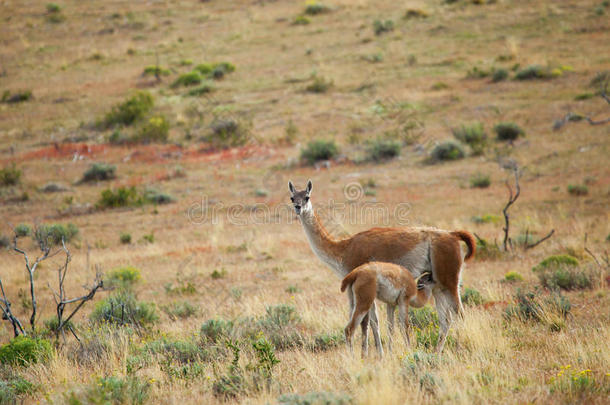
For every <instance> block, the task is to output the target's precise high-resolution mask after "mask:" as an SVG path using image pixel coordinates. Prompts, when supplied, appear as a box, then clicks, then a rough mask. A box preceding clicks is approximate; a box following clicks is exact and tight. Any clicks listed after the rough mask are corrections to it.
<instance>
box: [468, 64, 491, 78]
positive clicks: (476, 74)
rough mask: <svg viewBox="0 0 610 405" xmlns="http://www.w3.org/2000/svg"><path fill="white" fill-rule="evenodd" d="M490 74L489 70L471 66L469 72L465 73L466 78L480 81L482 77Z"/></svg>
mask: <svg viewBox="0 0 610 405" xmlns="http://www.w3.org/2000/svg"><path fill="white" fill-rule="evenodd" d="M490 74H491V72H490V71H489V70H485V69H482V68H479V67H478V66H473V67H472V68H470V70H468V72H466V77H468V78H470V79H482V78H484V77H488V76H489V75H490Z"/></svg>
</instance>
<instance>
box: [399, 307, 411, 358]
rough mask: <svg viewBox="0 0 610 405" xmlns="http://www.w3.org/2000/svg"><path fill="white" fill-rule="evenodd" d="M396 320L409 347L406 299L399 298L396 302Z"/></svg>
mask: <svg viewBox="0 0 610 405" xmlns="http://www.w3.org/2000/svg"><path fill="white" fill-rule="evenodd" d="M398 322H399V326H400V331H401V332H402V336H403V338H404V339H405V344H406V345H407V346H408V347H410V346H411V341H410V339H409V305H408V304H407V300H405V299H401V300H400V302H399V304H398Z"/></svg>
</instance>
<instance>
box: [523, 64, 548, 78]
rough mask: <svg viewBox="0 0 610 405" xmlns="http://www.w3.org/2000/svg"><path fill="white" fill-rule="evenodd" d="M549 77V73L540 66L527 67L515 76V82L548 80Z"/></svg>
mask: <svg viewBox="0 0 610 405" xmlns="http://www.w3.org/2000/svg"><path fill="white" fill-rule="evenodd" d="M549 77H551V72H549V70H548V69H546V68H544V67H542V66H540V65H529V66H527V67H526V68H524V69H521V70H520V71H518V72H517V74H516V75H515V79H517V80H533V79H548V78H549Z"/></svg>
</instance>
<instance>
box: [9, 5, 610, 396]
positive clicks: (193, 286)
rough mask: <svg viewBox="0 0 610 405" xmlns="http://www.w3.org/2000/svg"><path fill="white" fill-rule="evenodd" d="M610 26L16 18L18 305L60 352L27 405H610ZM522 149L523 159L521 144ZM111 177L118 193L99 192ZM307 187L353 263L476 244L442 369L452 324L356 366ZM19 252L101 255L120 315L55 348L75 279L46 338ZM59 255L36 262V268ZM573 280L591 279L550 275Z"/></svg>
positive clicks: (86, 267)
mask: <svg viewBox="0 0 610 405" xmlns="http://www.w3.org/2000/svg"><path fill="white" fill-rule="evenodd" d="M447 3H449V4H447ZM608 15H610V4H608V2H607V1H601V0H595V1H589V0H586V1H546V0H545V1H537V2H519V1H509V0H497V1H469V0H459V1H455V2H444V1H441V0H433V1H427V2H424V1H406V2H395V1H386V0H381V1H371V0H356V1H354V0H352V1H347V0H335V1H332V2H330V1H328V2H326V3H312V2H309V3H304V2H300V1H299V2H294V1H286V0H277V1H241V0H239V1H231V2H226V1H220V0H208V1H195V0H190V1H167V2H161V1H148V2H144V1H125V0H114V1H104V2H82V1H73V0H64V1H62V2H61V3H57V4H52V3H47V2H40V1H25V2H17V1H4V2H1V3H0V20H1V21H2V24H1V25H0V43H1V44H2V46H1V47H0V93H1V94H0V95H1V96H2V102H1V103H0V168H1V169H2V172H0V218H1V223H0V226H1V228H0V236H1V238H0V242H2V245H3V247H2V249H1V250H0V279H1V281H2V285H3V287H4V290H5V291H6V298H7V299H8V300H9V301H10V302H11V303H12V307H11V309H12V312H13V314H14V315H15V316H17V317H18V318H19V319H20V320H21V322H22V323H23V325H24V327H25V329H26V331H27V332H28V335H30V336H34V337H36V336H39V337H41V339H47V340H48V341H50V342H51V349H50V350H49V352H48V353H47V355H46V356H42V357H41V356H39V355H35V356H34V359H35V360H38V361H35V360H32V359H30V360H29V361H25V363H26V364H25V365H16V364H15V361H13V360H10V359H8V357H6V353H7V351H10V350H12V349H11V347H9V346H6V347H3V348H0V362H1V363H2V364H1V365H0V375H1V378H2V379H1V380H0V403H15V402H19V401H21V402H24V403H40V402H50V403H71V404H78V403H83V404H85V403H167V404H174V403H176V404H178V403H223V402H229V403H232V402H240V403H250V404H259V403H260V404H264V403H297V404H300V403H331V404H341V403H350V401H351V403H355V404H379V403H384V404H385V403H387V404H395V403H412V402H416V401H417V402H423V403H464V404H471V403H534V402H536V403H599V404H602V403H608V401H610V351H609V350H608V349H607V342H608V341H610V311H609V308H610V294H609V291H608V288H609V285H610V278H608V277H610V275H609V270H608V262H607V254H605V251H606V250H608V247H609V244H610V227H609V225H608V220H609V219H610V215H609V213H610V211H609V209H608V207H610V166H609V165H608V156H609V155H610V141H609V137H608V136H609V135H610V123H606V124H600V125H590V124H589V123H588V122H587V121H586V119H580V120H579V119H578V117H581V116H582V117H584V116H586V117H589V118H590V119H591V120H593V121H602V120H605V119H607V118H608V117H609V116H610V108H609V107H610V104H609V103H608V102H606V100H604V99H603V98H602V97H601V96H600V90H601V89H602V87H603V85H604V78H606V79H605V80H606V85H607V83H608V78H610V73H608V72H610V23H609V20H608ZM604 72H606V73H605V74H604ZM127 100H131V102H129V103H126V101H127ZM569 113H571V114H572V115H571V117H572V118H571V119H569V120H566V122H564V123H563V125H560V124H558V123H557V122H558V121H561V120H562V119H564V118H565V117H567V116H568V114H569ZM574 114H576V115H578V116H575V115H574ZM499 123H514V124H516V125H517V126H518V127H520V128H521V129H522V130H523V134H520V135H519V136H518V137H517V138H516V139H514V140H511V141H507V140H499V139H497V135H496V131H495V128H496V126H497V125H498V124H499ZM554 127H555V129H554ZM460 129H463V130H462V131H460ZM454 134H456V135H454ZM463 134H468V135H473V134H474V135H473V139H471V138H469V137H465V136H462V135H463ZM456 137H457V138H458V139H456ZM459 138H461V139H459ZM458 140H460V142H459V143H457V146H446V144H445V142H447V141H452V142H454V143H453V144H452V145H455V142H457V141H458ZM322 141H329V142H330V143H327V144H324V142H322ZM308 148H309V149H308ZM312 148H313V149H312ZM315 148H317V149H315ZM335 148H336V149H335ZM439 148H445V149H442V150H441V149H439ZM447 148H449V149H447ZM451 148H453V149H451ZM314 149H315V150H314ZM307 150H309V151H310V153H309V154H307V152H305V153H303V151H307ZM443 151H445V152H446V153H444V154H443V153H442V152H443ZM462 155H463V156H462ZM435 157H436V159H435ZM308 158H309V159H308ZM329 158H330V159H329ZM94 163H104V164H106V165H110V169H108V168H106V170H103V168H102V169H100V168H98V169H97V171H96V172H95V173H93V174H91V176H92V178H84V174H85V172H87V170H89V169H90V168H91V166H92V164H94ZM515 166H516V167H518V168H519V171H520V173H521V174H520V176H521V177H520V181H519V184H520V187H521V195H520V197H519V198H518V200H517V201H516V202H515V203H514V204H513V205H512V206H511V208H510V211H509V213H510V215H511V217H510V218H511V222H510V236H511V239H512V241H513V247H512V249H509V251H504V249H503V246H502V239H503V236H504V233H503V231H502V228H503V226H504V219H503V216H502V209H503V208H504V206H505V205H506V202H507V200H508V194H509V192H508V190H507V187H506V184H505V182H508V184H511V185H512V186H513V188H514V180H513V173H512V170H511V168H512V167H515ZM112 167H114V169H112ZM102 172H103V173H104V175H105V176H107V177H108V178H106V179H105V178H103V175H101V174H100V173H102ZM96 176H97V177H96ZM100 176H102V177H100ZM307 179H312V181H313V184H314V190H313V194H312V200H313V201H314V205H315V207H316V209H317V211H318V212H319V213H320V214H321V216H322V217H323V218H324V222H325V224H326V225H327V227H328V228H329V229H330V230H331V232H332V234H334V235H335V236H337V237H340V236H342V235H346V234H351V233H354V232H358V231H362V230H366V229H368V228H370V227H373V226H398V225H399V226H419V225H426V226H435V227H438V228H443V229H450V230H455V229H465V230H469V231H470V232H473V233H476V235H477V237H478V238H479V251H478V253H477V254H476V255H475V258H474V260H472V261H470V262H468V264H467V265H466V266H465V267H464V269H463V271H462V281H463V287H462V291H463V293H464V294H465V295H466V297H465V298H466V300H465V301H466V305H465V318H464V319H463V320H461V321H459V322H457V323H455V324H454V326H453V328H452V330H451V332H450V339H449V341H448V344H447V346H446V348H445V351H444V352H443V354H442V355H437V354H436V353H435V352H434V342H435V339H436V335H435V333H436V326H435V325H436V324H435V322H436V319H435V316H434V310H433V306H432V305H431V306H430V307H427V308H424V309H422V310H415V312H414V313H413V314H412V320H413V323H414V325H415V328H414V330H413V331H412V346H411V347H406V346H404V345H403V344H402V341H399V342H398V345H397V348H396V350H395V351H394V353H392V354H388V355H387V356H386V357H385V358H383V359H381V360H379V359H377V358H375V356H374V355H371V356H370V357H369V358H367V359H364V360H363V359H361V358H360V356H359V350H357V351H356V353H355V354H353V355H352V354H351V353H349V351H348V350H347V349H346V348H345V345H344V340H343V328H344V326H345V324H346V323H347V320H348V313H347V299H346V297H344V296H343V295H342V294H341V293H340V292H339V286H340V280H339V279H338V278H337V277H336V276H335V275H334V274H333V273H332V271H331V270H330V269H328V268H327V267H325V265H324V264H323V263H321V262H320V261H319V260H318V259H317V258H316V257H315V256H314V255H313V253H312V251H311V248H310V247H309V244H308V242H307V238H306V236H305V234H304V232H303V229H302V227H301V225H300V224H299V222H298V219H297V218H296V217H295V216H294V213H293V210H292V208H291V207H290V205H289V202H290V201H289V193H288V186H287V184H288V180H292V181H293V182H295V185H296V186H297V187H299V188H302V187H304V186H305V182H306V181H307ZM53 189H60V190H61V191H59V192H51V191H52V190H53ZM118 190H122V191H121V193H123V194H121V195H119V194H118ZM19 224H28V225H29V226H30V227H31V228H32V229H34V230H35V229H36V228H38V229H39V230H40V229H44V225H45V224H46V225H49V224H63V225H64V228H65V229H63V230H62V231H65V232H68V231H67V229H68V228H67V224H73V225H74V226H75V227H76V229H77V230H78V233H77V234H76V235H75V236H74V237H72V238H71V239H70V241H69V242H68V243H67V247H68V248H69V250H70V253H71V263H70V265H69V270H68V272H67V276H66V281H65V288H66V292H67V295H68V298H72V297H77V296H80V295H82V294H85V293H86V292H87V290H86V289H84V288H83V286H85V287H89V286H91V285H92V283H93V281H94V278H95V273H96V270H95V269H96V268H97V269H99V270H100V271H102V272H104V274H105V275H104V276H103V277H104V281H105V284H106V286H107V287H108V286H112V287H113V288H107V289H105V290H104V291H99V292H98V293H97V294H96V295H95V297H94V299H93V300H92V302H87V303H86V305H85V306H84V307H83V309H82V310H80V311H79V312H78V313H77V315H76V316H75V318H73V319H72V322H73V328H74V331H75V334H76V335H77V336H78V338H79V339H80V341H77V339H76V338H75V337H74V336H73V335H72V334H71V333H67V334H66V336H65V339H63V338H59V339H56V338H55V337H54V335H53V332H52V325H51V324H50V323H49V320H51V319H52V318H53V317H54V316H56V305H55V302H54V299H53V293H52V289H53V290H56V289H57V272H56V269H57V268H58V266H60V265H61V263H63V261H64V260H65V256H64V255H63V253H61V252H60V253H59V254H58V255H56V256H54V257H52V258H49V259H47V260H45V261H43V262H42V263H41V265H40V266H39V267H38V269H37V270H36V273H35V277H34V279H35V285H36V296H37V299H38V305H37V308H38V314H37V318H36V322H35V326H36V328H35V330H33V331H32V330H31V328H30V324H29V318H30V314H31V301H30V299H29V281H28V277H27V272H26V270H25V265H24V260H23V256H22V255H20V254H18V253H17V252H15V251H14V250H12V249H11V247H10V245H11V244H12V243H13V240H12V238H13V234H14V229H15V227H16V226H18V225H19ZM48 229H49V228H47V230H48ZM57 229H59V227H57ZM551 230H554V234H553V235H552V237H550V239H548V240H547V241H545V242H543V243H541V244H540V245H538V246H536V247H535V248H532V249H526V248H525V247H524V246H525V245H527V244H528V243H529V244H531V243H534V242H535V241H536V240H537V239H539V238H541V237H544V236H545V235H546V234H547V233H549V232H550V231H551ZM585 235H587V243H586V245H585ZM35 239H36V238H35V237H32V236H25V237H22V238H19V239H18V243H19V246H20V247H22V248H24V249H25V250H26V251H27V252H28V254H29V258H30V259H31V260H33V259H34V258H35V257H37V256H38V255H40V250H39V249H38V246H37V243H36V241H35ZM485 244H486V246H484V245H485ZM55 249H57V245H56V246H55V247H54V248H53V251H55ZM585 249H587V250H589V251H590V252H591V253H592V254H593V255H594V256H595V257H596V259H597V260H598V261H599V263H596V261H595V260H594V259H593V258H592V256H591V254H589V253H588V252H587V251H586V250H585ZM553 255H569V256H572V257H574V258H575V259H576V261H577V262H575V263H573V262H571V261H570V262H569V263H568V262H566V263H559V264H557V263H554V264H553V263H552V264H551V265H549V266H548V267H546V268H544V269H543V268H542V267H544V266H542V267H540V266H539V267H538V268H537V270H536V271H533V268H534V267H535V266H537V265H539V263H541V262H542V261H543V260H544V259H545V258H547V257H549V256H553ZM604 257H605V258H606V260H604ZM570 260H571V259H570ZM134 268H135V270H133V269H134ZM528 294H529V295H528ZM111 303H112V306H110V305H111ZM72 307H73V306H70V307H69V308H72ZM125 308H127V310H126V311H127V313H128V315H127V316H125ZM121 311H122V312H121ZM381 312H382V314H381V315H380V316H381V328H382V338H383V339H384V340H385V339H386V329H385V324H386V323H385V311H381ZM12 338H13V328H12V326H11V324H10V323H9V322H7V321H4V322H3V323H2V328H0V342H1V343H2V344H6V343H8V342H9V341H10V340H11V339H12ZM357 339H359V335H357ZM397 340H398V339H397ZM45 347H46V346H45ZM27 350H31V349H27ZM37 353H38V352H37ZM17 363H19V361H17ZM293 394H294V395H293ZM299 401H300V402H299ZM305 401H310V402H305ZM316 401H317V402H316ZM324 401H326V402H324Z"/></svg>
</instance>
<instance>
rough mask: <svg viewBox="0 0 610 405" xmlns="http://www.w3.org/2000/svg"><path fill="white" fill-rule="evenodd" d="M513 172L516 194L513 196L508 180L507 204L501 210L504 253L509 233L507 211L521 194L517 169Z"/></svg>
mask: <svg viewBox="0 0 610 405" xmlns="http://www.w3.org/2000/svg"><path fill="white" fill-rule="evenodd" d="M513 172H514V174H515V189H516V192H515V193H514V194H513V188H512V187H511V186H510V184H509V183H508V180H507V181H506V187H507V188H508V194H509V195H508V202H507V203H506V205H505V206H504V209H503V210H502V213H503V214H504V223H505V225H504V228H502V230H503V231H504V243H503V246H504V251H505V252H507V251H508V250H509V249H508V246H509V243H510V240H509V239H510V238H509V236H508V234H509V231H510V217H509V215H508V209H509V208H510V206H511V205H513V204H514V203H515V201H517V198H519V195H520V194H521V187H520V186H519V167H515V168H514V169H513Z"/></svg>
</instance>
